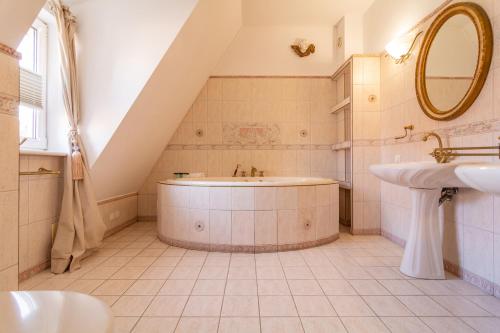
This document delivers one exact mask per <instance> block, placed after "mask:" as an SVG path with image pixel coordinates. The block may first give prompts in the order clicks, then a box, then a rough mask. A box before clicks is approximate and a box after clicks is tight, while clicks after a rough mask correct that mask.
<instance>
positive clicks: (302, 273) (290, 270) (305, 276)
mask: <svg viewBox="0 0 500 333" xmlns="http://www.w3.org/2000/svg"><path fill="white" fill-rule="evenodd" d="M283 271H284V272H285V277H286V278H287V279H288V280H290V279H296V280H312V279H314V275H313V274H312V272H311V270H310V269H309V267H307V266H305V267H295V266H293V267H283Z"/></svg>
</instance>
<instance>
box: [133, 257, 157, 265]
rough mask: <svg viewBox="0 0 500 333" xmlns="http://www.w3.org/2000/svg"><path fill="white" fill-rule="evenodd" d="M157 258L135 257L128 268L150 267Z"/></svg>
mask: <svg viewBox="0 0 500 333" xmlns="http://www.w3.org/2000/svg"><path fill="white" fill-rule="evenodd" d="M155 260H156V257H135V258H132V260H130V261H129V262H128V263H127V265H126V266H130V267H149V266H150V265H151V264H152V263H153V262H154V261H155Z"/></svg>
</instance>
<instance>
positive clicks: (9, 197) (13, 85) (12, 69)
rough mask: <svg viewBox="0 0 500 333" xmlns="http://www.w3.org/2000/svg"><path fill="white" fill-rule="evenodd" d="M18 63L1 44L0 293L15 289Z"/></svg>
mask: <svg viewBox="0 0 500 333" xmlns="http://www.w3.org/2000/svg"><path fill="white" fill-rule="evenodd" d="M18 104H19V64H18V59H17V58H16V57H15V56H14V55H13V50H11V49H9V48H8V47H6V46H3V45H1V44H0V290H16V289H17V286H18V284H17V272H18V250H17V247H18V211H17V203H18V190H19V182H18V179H19V165H18V158H19V141H18V140H19V120H18V117H17V108H18Z"/></svg>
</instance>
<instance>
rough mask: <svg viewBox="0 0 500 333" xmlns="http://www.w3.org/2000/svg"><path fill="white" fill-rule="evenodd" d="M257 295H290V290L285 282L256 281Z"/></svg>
mask: <svg viewBox="0 0 500 333" xmlns="http://www.w3.org/2000/svg"><path fill="white" fill-rule="evenodd" d="M257 284H258V293H259V295H261V296H269V295H281V296H286V295H290V294H291V293H290V289H289V287H288V283H287V281H286V280H257Z"/></svg>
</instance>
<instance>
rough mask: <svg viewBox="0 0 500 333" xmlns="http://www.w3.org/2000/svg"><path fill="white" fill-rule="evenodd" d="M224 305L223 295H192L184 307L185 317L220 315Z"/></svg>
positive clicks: (183, 314)
mask: <svg viewBox="0 0 500 333" xmlns="http://www.w3.org/2000/svg"><path fill="white" fill-rule="evenodd" d="M221 306H222V296H190V297H189V300H188V302H187V304H186V307H185V308H184V312H183V313H182V316H184V317H212V316H213V317H215V316H216V317H218V316H220V311H221Z"/></svg>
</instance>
